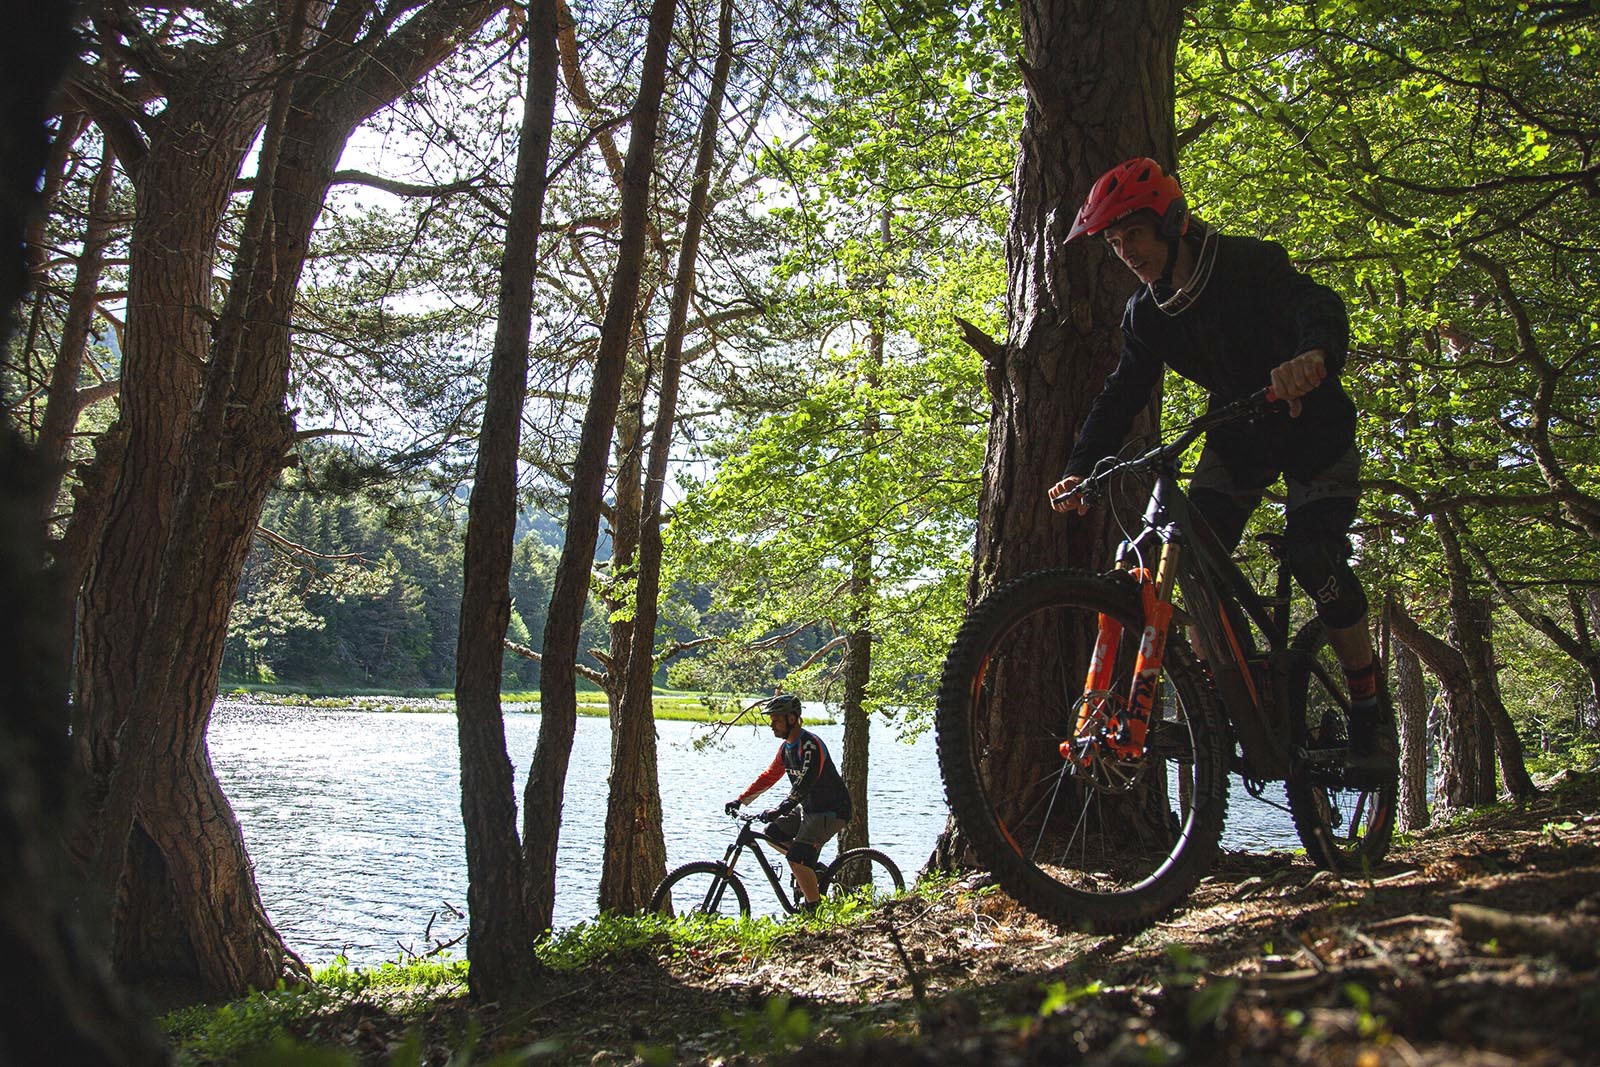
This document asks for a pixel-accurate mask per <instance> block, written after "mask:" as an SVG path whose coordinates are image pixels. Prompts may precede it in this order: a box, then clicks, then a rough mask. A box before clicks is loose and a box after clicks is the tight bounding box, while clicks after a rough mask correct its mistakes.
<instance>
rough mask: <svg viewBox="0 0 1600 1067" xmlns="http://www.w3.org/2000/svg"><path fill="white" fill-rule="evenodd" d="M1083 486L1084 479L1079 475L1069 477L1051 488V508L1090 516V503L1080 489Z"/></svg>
mask: <svg viewBox="0 0 1600 1067" xmlns="http://www.w3.org/2000/svg"><path fill="white" fill-rule="evenodd" d="M1081 484H1083V479H1082V478H1079V477H1078V476H1077V475H1069V476H1067V477H1065V478H1063V479H1061V480H1060V481H1059V482H1057V483H1056V484H1055V485H1052V486H1051V487H1050V493H1049V496H1050V506H1051V507H1052V508H1055V509H1056V510H1057V511H1059V512H1063V513H1066V512H1075V513H1077V514H1079V515H1085V514H1088V511H1089V501H1088V499H1087V498H1086V497H1085V496H1084V494H1083V493H1081V492H1079V491H1078V487H1079V486H1080V485H1081Z"/></svg>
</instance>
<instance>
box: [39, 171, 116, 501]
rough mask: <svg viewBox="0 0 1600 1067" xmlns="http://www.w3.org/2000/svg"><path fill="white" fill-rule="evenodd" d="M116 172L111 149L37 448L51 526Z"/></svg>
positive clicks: (95, 193) (95, 194)
mask: <svg viewBox="0 0 1600 1067" xmlns="http://www.w3.org/2000/svg"><path fill="white" fill-rule="evenodd" d="M115 171H116V163H115V159H114V157H113V156H112V154H111V148H110V146H109V145H107V146H106V147H105V149H104V151H102V152H101V154H100V170H99V172H98V173H97V174H96V175H95V177H94V184H93V186H91V188H90V191H89V217H88V221H87V222H86V223H85V224H84V231H83V250H82V251H81V252H80V253H79V254H78V264H77V273H76V276H75V277H74V278H73V280H72V296H71V297H70V298H69V299H68V302H67V317H66V322H65V323H64V324H63V326H62V329H61V347H60V351H59V352H58V353H57V354H56V363H55V367H54V369H53V370H52V371H51V376H50V392H49V399H48V400H47V401H46V402H45V407H44V418H43V419H42V420H40V423H39V437H38V439H37V440H36V442H35V444H34V447H35V448H37V449H38V452H39V455H40V457H41V458H42V459H43V460H44V462H45V463H46V464H48V467H47V469H48V470H49V472H50V475H51V481H50V484H49V485H48V486H46V493H45V498H44V507H43V508H42V509H41V515H40V518H41V520H43V522H44V523H46V525H47V528H48V524H49V523H50V522H51V521H52V519H53V518H54V513H55V507H56V496H57V495H58V493H59V492H60V488H61V479H62V476H63V474H64V473H65V471H66V467H67V462H68V459H69V456H70V451H71V438H72V431H73V429H74V428H75V427H76V426H77V424H78V411H79V405H78V377H79V375H81V374H82V373H83V362H84V357H85V355H86V352H87V349H88V345H89V333H90V330H91V328H92V327H93V325H94V312H95V298H96V297H97V296H99V293H100V274H101V271H102V270H103V268H104V266H105V250H106V245H107V244H108V243H109V242H110V240H111V219H110V204H111V183H112V177H113V175H114V173H115Z"/></svg>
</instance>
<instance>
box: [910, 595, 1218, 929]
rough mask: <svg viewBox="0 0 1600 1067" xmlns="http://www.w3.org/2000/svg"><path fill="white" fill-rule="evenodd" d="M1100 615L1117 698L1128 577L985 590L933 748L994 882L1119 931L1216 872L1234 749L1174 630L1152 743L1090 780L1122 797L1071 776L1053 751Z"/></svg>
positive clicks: (946, 680)
mask: <svg viewBox="0 0 1600 1067" xmlns="http://www.w3.org/2000/svg"><path fill="white" fill-rule="evenodd" d="M1100 612H1104V613H1106V614H1108V615H1110V616H1112V617H1114V618H1116V619H1117V620H1119V621H1120V622H1122V624H1123V626H1124V634H1125V636H1124V639H1123V642H1122V647H1121V649H1120V651H1119V652H1118V655H1117V664H1118V675H1117V680H1116V686H1115V689H1120V690H1121V691H1122V692H1123V693H1124V694H1125V693H1126V692H1127V690H1128V687H1130V686H1131V676H1132V658H1133V657H1132V651H1133V649H1135V648H1136V647H1137V643H1138V635H1139V634H1140V632H1141V631H1142V629H1143V626H1142V610H1141V608H1140V602H1139V593H1138V589H1137V586H1136V585H1135V584H1134V583H1133V582H1132V580H1131V579H1126V578H1121V577H1115V576H1090V575H1085V574H1081V573H1078V572H1074V571H1067V570H1058V571H1044V572H1039V573H1035V574H1029V575H1025V576H1023V577H1020V578H1017V579H1014V580H1012V581H1010V582H1007V583H1005V584H1004V585H1002V586H1000V587H998V588H997V589H995V590H994V591H993V592H991V593H990V594H989V595H988V596H986V597H985V598H984V599H983V600H982V601H981V602H980V603H979V604H978V605H977V606H976V607H975V608H974V609H973V611H972V612H971V614H969V615H968V617H967V619H966V621H965V622H964V623H963V624H962V626H961V629H960V631H959V632H958V634H957V637H956V640H955V642H954V644H953V645H952V646H951V649H950V652H949V654H948V656H947V657H946V659H945V664H944V672H943V675H942V677H941V679H940V686H939V697H938V712H937V730H938V752H939V767H940V770H941V772H942V774H943V776H944V782H945V792H946V796H947V798H948V799H949V802H950V808H951V811H952V813H953V814H954V816H955V819H956V823H957V825H958V827H959V829H960V831H961V833H962V834H963V835H964V836H965V838H966V840H967V841H968V842H969V843H970V845H971V848H972V850H973V851H974V852H975V853H976V856H977V858H978V860H979V861H980V862H981V863H982V864H983V865H984V866H985V867H986V868H987V869H988V870H989V871H990V872H991V873H992V874H993V875H994V877H995V878H996V880H997V881H998V882H999V883H1000V885H1001V887H1002V888H1004V889H1005V890H1006V892H1008V893H1009V894H1010V895H1011V896H1012V897H1014V898H1015V899H1016V900H1017V901H1018V902H1019V903H1021V904H1023V905H1024V906H1025V907H1027V908H1029V909H1030V910H1032V911H1033V912H1035V913H1036V914H1038V915H1040V916H1042V917H1044V918H1046V919H1049V920H1051V921H1054V922H1057V923H1061V924H1063V925H1067V926H1072V927H1077V928H1081V929H1087V930H1092V931H1098V932H1116V931H1128V930H1135V929H1139V928H1141V927H1144V926H1147V925H1148V924H1149V923H1151V922H1152V921H1154V920H1155V919H1156V918H1158V917H1159V916H1161V915H1162V914H1163V913H1164V912H1166V911H1167V910H1168V909H1170V908H1171V907H1172V906H1173V905H1174V904H1176V903H1177V902H1178V901H1180V900H1181V899H1183V897H1184V896H1185V895H1186V894H1188V893H1189V891H1190V890H1191V889H1193V888H1194V886H1195V884H1196V883H1197V882H1198V881H1199V880H1200V878H1201V877H1202V876H1203V875H1204V874H1205V872H1206V870H1207V869H1208V868H1209V866H1210V865H1211V862H1212V860H1213V859H1214V857H1215V855H1216V852H1217V846H1218V842H1219V840H1220V839H1221V836H1222V825H1223V819H1224V816H1225V814H1226V810H1227V758H1228V755H1229V749H1230V747H1231V741H1230V734H1229V731H1228V729H1227V727H1226V725H1225V724H1224V721H1223V719H1222V716H1221V712H1220V711H1219V709H1218V702H1217V700H1216V697H1215V694H1214V691H1213V690H1212V688H1211V685H1210V683H1209V681H1208V680H1207V679H1206V677H1205V675H1204V673H1203V672H1202V670H1201V669H1200V667H1199V666H1198V665H1197V664H1196V662H1195V660H1194V657H1193V654H1192V653H1191V652H1190V651H1189V649H1188V646H1187V644H1186V643H1185V641H1184V639H1183V637H1182V635H1181V633H1179V632H1177V631H1176V628H1174V632H1173V633H1172V634H1171V635H1170V636H1169V639H1168V643H1167V648H1166V655H1165V659H1164V666H1163V671H1162V675H1163V678H1164V682H1165V684H1163V685H1162V686H1161V687H1160V689H1159V690H1158V692H1159V697H1158V700H1157V706H1156V709H1155V711H1154V712H1153V713H1152V723H1151V732H1150V741H1149V747H1148V750H1147V752H1146V754H1145V756H1144V757H1143V758H1142V760H1141V761H1135V762H1134V763H1132V764H1123V763H1117V762H1111V763H1108V764H1107V771H1106V773H1105V776H1104V778H1102V779H1101V780H1103V781H1110V782H1113V783H1114V784H1119V785H1120V787H1121V788H1123V789H1126V790H1127V792H1125V793H1122V794H1117V793H1114V792H1111V791H1109V790H1105V789H1098V788H1095V787H1092V786H1090V785H1088V784H1086V783H1085V781H1083V780H1082V779H1081V778H1080V777H1078V776H1074V775H1072V774H1069V773H1068V772H1067V767H1068V764H1067V761H1066V760H1065V759H1063V757H1062V756H1061V755H1060V753H1059V751H1058V745H1059V744H1060V742H1061V741H1062V740H1064V739H1066V738H1069V737H1071V736H1073V734H1074V733H1075V732H1076V731H1075V725H1076V718H1077V704H1078V701H1079V699H1080V698H1082V696H1083V687H1084V677H1085V672H1086V667H1087V661H1088V657H1089V650H1090V649H1091V647H1092V646H1093V641H1094V630H1095V618H1096V615H1097V613H1100ZM1113 691H1114V690H1113ZM1128 779H1131V783H1132V784H1131V785H1130V784H1128V782H1127V780H1128Z"/></svg>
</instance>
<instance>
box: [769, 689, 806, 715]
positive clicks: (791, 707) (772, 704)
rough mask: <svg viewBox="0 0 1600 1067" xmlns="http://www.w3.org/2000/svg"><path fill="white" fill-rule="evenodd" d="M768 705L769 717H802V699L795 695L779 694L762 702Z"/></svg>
mask: <svg viewBox="0 0 1600 1067" xmlns="http://www.w3.org/2000/svg"><path fill="white" fill-rule="evenodd" d="M762 703H763V704H765V705H766V713H767V714H768V715H793V716H794V717H795V718H797V719H798V718H799V717H800V698H799V697H797V696H795V695H794V694H793V693H779V694H778V695H777V696H775V697H768V698H767V699H766V700H764V701H762Z"/></svg>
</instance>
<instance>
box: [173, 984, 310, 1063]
mask: <svg viewBox="0 0 1600 1067" xmlns="http://www.w3.org/2000/svg"><path fill="white" fill-rule="evenodd" d="M334 999H335V998H334V996H333V995H332V993H331V992H330V991H328V990H326V989H323V988H321V987H319V986H318V985H315V984H312V985H299V984H296V985H287V984H285V983H283V982H280V983H278V987H277V988H276V989H273V990H269V991H265V992H257V993H252V994H251V995H250V996H249V997H246V998H245V999H243V1000H238V1001H234V1002H232V1003H229V1004H223V1005H221V1006H220V1007H212V1006H208V1005H195V1006H193V1007H188V1008H180V1009H179V1010H177V1011H174V1012H172V1013H170V1014H169V1015H167V1016H166V1017H165V1018H164V1019H163V1020H162V1027H163V1029H165V1030H166V1032H167V1035H168V1037H169V1038H170V1039H171V1040H172V1041H173V1042H174V1043H175V1044H176V1045H177V1046H178V1047H179V1049H180V1051H181V1054H182V1056H186V1057H190V1058H192V1059H196V1060H199V1061H200V1062H209V1061H217V1060H235V1059H237V1058H239V1057H241V1056H243V1055H244V1054H246V1053H249V1052H252V1051H256V1050H269V1049H272V1048H273V1047H274V1046H275V1045H279V1046H280V1047H281V1043H282V1042H284V1041H287V1040H288V1037H287V1034H286V1032H285V1031H286V1028H287V1027H288V1025H289V1024H290V1023H292V1022H294V1021H296V1020H299V1019H303V1018H306V1017H308V1016H311V1015H314V1014H315V1013H317V1012H318V1011H321V1010H324V1009H326V1008H327V1007H329V1006H330V1005H331V1004H333V1003H334ZM280 1062H284V1061H280Z"/></svg>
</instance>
